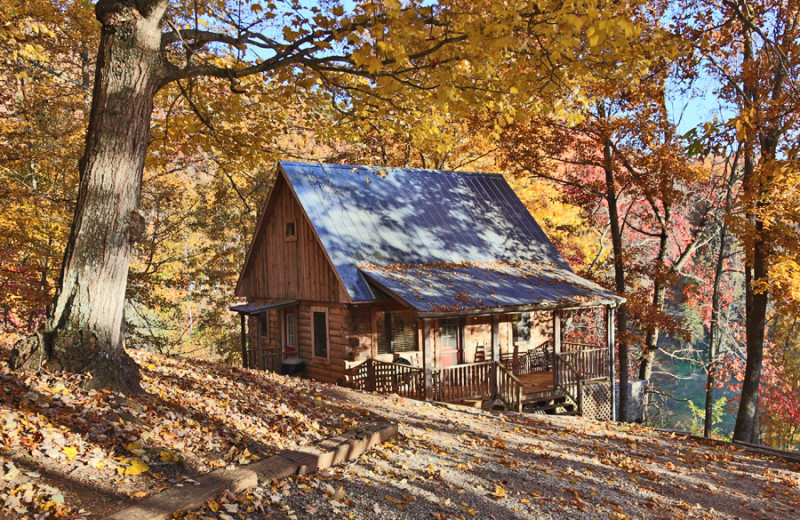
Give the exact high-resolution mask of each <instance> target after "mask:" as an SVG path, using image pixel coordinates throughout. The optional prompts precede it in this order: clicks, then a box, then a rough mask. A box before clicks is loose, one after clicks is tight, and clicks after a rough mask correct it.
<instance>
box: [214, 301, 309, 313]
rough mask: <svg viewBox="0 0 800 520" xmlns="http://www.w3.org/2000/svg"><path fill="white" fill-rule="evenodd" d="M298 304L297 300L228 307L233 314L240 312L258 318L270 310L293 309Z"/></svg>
mask: <svg viewBox="0 0 800 520" xmlns="http://www.w3.org/2000/svg"><path fill="white" fill-rule="evenodd" d="M297 302H298V301H297V300H286V301H282V302H278V303H267V302H250V303H243V304H241V305H231V306H230V307H228V309H230V310H231V311H233V312H238V313H239V314H244V315H246V316H256V315H258V314H261V313H262V312H264V311H268V310H270V309H282V308H284V307H291V306H292V305H296V304H297Z"/></svg>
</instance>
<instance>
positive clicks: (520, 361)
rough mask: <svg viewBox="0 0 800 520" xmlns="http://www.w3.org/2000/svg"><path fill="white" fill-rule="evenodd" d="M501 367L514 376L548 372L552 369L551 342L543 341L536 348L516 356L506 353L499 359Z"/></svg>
mask: <svg viewBox="0 0 800 520" xmlns="http://www.w3.org/2000/svg"><path fill="white" fill-rule="evenodd" d="M501 361H502V363H503V365H504V366H505V367H506V368H507V369H508V370H510V371H511V372H513V373H514V374H515V375H518V376H519V375H526V374H536V373H538V372H548V371H550V370H551V369H552V368H553V342H552V341H550V340H547V341H544V342H543V343H541V344H539V345H538V346H536V347H534V348H532V349H530V350H528V351H526V352H520V353H517V354H516V355H515V354H514V353H511V352H509V353H506V354H503V355H502V357H501Z"/></svg>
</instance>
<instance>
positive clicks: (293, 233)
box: [286, 220, 297, 240]
mask: <svg viewBox="0 0 800 520" xmlns="http://www.w3.org/2000/svg"><path fill="white" fill-rule="evenodd" d="M286 240H297V229H296V227H295V223H294V220H292V221H291V222H287V223H286Z"/></svg>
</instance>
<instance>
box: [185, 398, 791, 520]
mask: <svg viewBox="0 0 800 520" xmlns="http://www.w3.org/2000/svg"><path fill="white" fill-rule="evenodd" d="M319 389H320V393H319V394H318V395H316V396H314V398H315V399H320V400H323V401H330V402H332V403H337V404H346V405H348V406H356V407H359V408H364V409H366V410H369V411H371V412H372V413H374V414H375V415H379V416H383V417H386V418H388V419H390V420H393V421H397V422H398V423H400V432H401V436H400V438H399V439H398V441H397V442H395V443H387V444H385V445H384V446H382V447H381V448H380V449H376V450H373V451H372V452H370V453H368V454H367V455H365V456H362V458H361V459H359V460H358V461H356V462H354V463H350V464H346V465H342V466H339V467H336V468H333V469H331V470H327V471H323V472H321V473H318V474H314V475H309V476H299V477H295V478H292V479H288V480H284V481H280V482H273V483H271V484H269V485H265V486H262V487H259V488H258V489H256V490H254V491H252V492H248V493H243V494H240V495H238V496H235V495H232V494H231V493H228V492H224V493H223V494H222V495H221V496H220V497H218V498H217V500H215V501H213V503H212V502H210V503H209V504H207V505H206V507H204V508H203V510H202V511H195V512H191V513H188V514H187V515H186V516H187V517H195V518H197V517H209V516H211V517H213V516H216V517H218V518H222V519H224V520H228V519H233V518H272V519H276V520H277V519H284V518H286V519H294V518H298V519H299V518H315V519H316V518H352V519H367V518H368V519H376V518H386V519H394V518H404V519H405V518H407V519H422V518H426V519H427V518H432V519H435V520H444V519H455V518H464V519H469V518H495V519H513V518H531V519H560V518H570V519H595V518H602V519H625V518H642V519H645V518H646V519H661V518H663V519H682V518H701V519H730V518H739V519H767V518H769V519H772V518H787V519H796V518H800V466H798V465H793V464H788V463H785V462H782V461H777V460H773V459H769V458H766V457H758V456H752V455H751V454H748V453H746V452H744V451H741V450H739V449H738V448H735V447H733V446H717V445H710V444H708V445H707V444H705V443H698V442H695V441H692V440H686V439H685V438H681V437H675V436H670V435H669V434H664V433H659V432H655V431H653V430H650V429H646V428H641V427H638V426H632V425H620V424H617V423H600V422H596V421H589V420H585V419H581V418H576V417H551V416H536V415H529V414H503V413H492V412H482V411H478V410H475V409H467V408H461V407H454V406H444V405H435V404H431V403H422V402H418V401H413V400H408V399H402V398H398V397H396V396H394V397H381V396H375V395H367V394H359V393H356V392H350V391H347V390H341V389H331V388H327V387H320V388H319Z"/></svg>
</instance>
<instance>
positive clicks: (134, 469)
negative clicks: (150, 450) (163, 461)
mask: <svg viewBox="0 0 800 520" xmlns="http://www.w3.org/2000/svg"><path fill="white" fill-rule="evenodd" d="M149 469H150V466H148V465H147V464H145V463H144V462H142V461H141V460H139V459H133V460H132V461H131V465H130V466H128V467H127V468H125V474H126V475H132V476H136V475H138V474H139V473H144V472H145V471H148V470H149Z"/></svg>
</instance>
